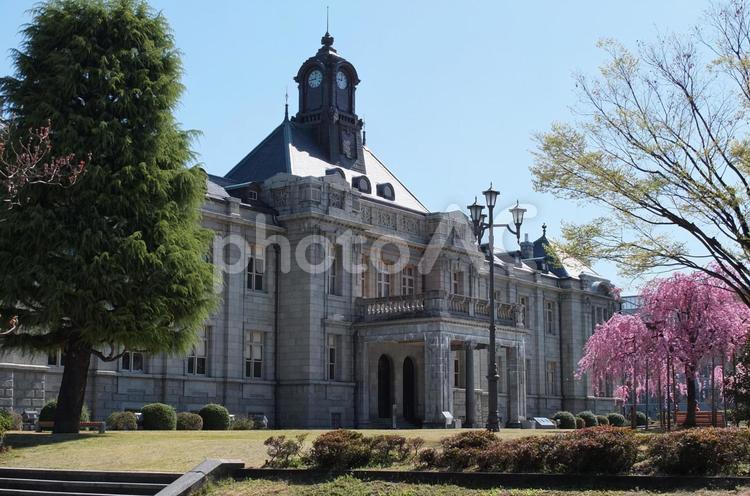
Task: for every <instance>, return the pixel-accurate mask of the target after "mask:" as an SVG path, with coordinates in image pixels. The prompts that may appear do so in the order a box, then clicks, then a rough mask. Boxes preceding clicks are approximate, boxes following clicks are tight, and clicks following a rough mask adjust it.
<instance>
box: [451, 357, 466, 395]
mask: <svg viewBox="0 0 750 496" xmlns="http://www.w3.org/2000/svg"><path fill="white" fill-rule="evenodd" d="M453 387H455V388H460V387H464V381H463V374H461V360H460V359H459V358H458V354H456V357H455V358H454V359H453Z"/></svg>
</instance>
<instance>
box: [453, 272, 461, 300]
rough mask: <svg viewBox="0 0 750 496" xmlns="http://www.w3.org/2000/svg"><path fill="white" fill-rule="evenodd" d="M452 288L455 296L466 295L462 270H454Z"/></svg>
mask: <svg viewBox="0 0 750 496" xmlns="http://www.w3.org/2000/svg"><path fill="white" fill-rule="evenodd" d="M451 283H452V284H451V286H452V289H453V294H456V295H462V294H464V273H463V272H461V271H460V270H454V271H453V275H452V281H451Z"/></svg>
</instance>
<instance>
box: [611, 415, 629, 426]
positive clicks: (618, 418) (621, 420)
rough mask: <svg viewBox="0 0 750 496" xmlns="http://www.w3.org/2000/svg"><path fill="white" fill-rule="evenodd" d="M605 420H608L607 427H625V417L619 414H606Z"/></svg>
mask: <svg viewBox="0 0 750 496" xmlns="http://www.w3.org/2000/svg"><path fill="white" fill-rule="evenodd" d="M607 420H609V425H613V426H615V427H625V422H627V421H626V420H625V417H624V416H622V415H620V414H619V413H608V414H607Z"/></svg>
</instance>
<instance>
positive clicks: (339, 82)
mask: <svg viewBox="0 0 750 496" xmlns="http://www.w3.org/2000/svg"><path fill="white" fill-rule="evenodd" d="M348 85H349V80H348V79H347V78H346V74H344V73H343V72H341V71H339V72H337V73H336V86H338V87H339V89H340V90H345V89H346V87H347V86H348Z"/></svg>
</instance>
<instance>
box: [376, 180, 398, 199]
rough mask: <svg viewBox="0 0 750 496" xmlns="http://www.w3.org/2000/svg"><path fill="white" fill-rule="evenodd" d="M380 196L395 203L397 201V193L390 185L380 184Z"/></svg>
mask: <svg viewBox="0 0 750 496" xmlns="http://www.w3.org/2000/svg"><path fill="white" fill-rule="evenodd" d="M378 196H380V197H382V198H385V199H386V200H391V201H393V200H395V199H396V192H395V191H394V189H393V186H391V184H390V183H383V184H378Z"/></svg>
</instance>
